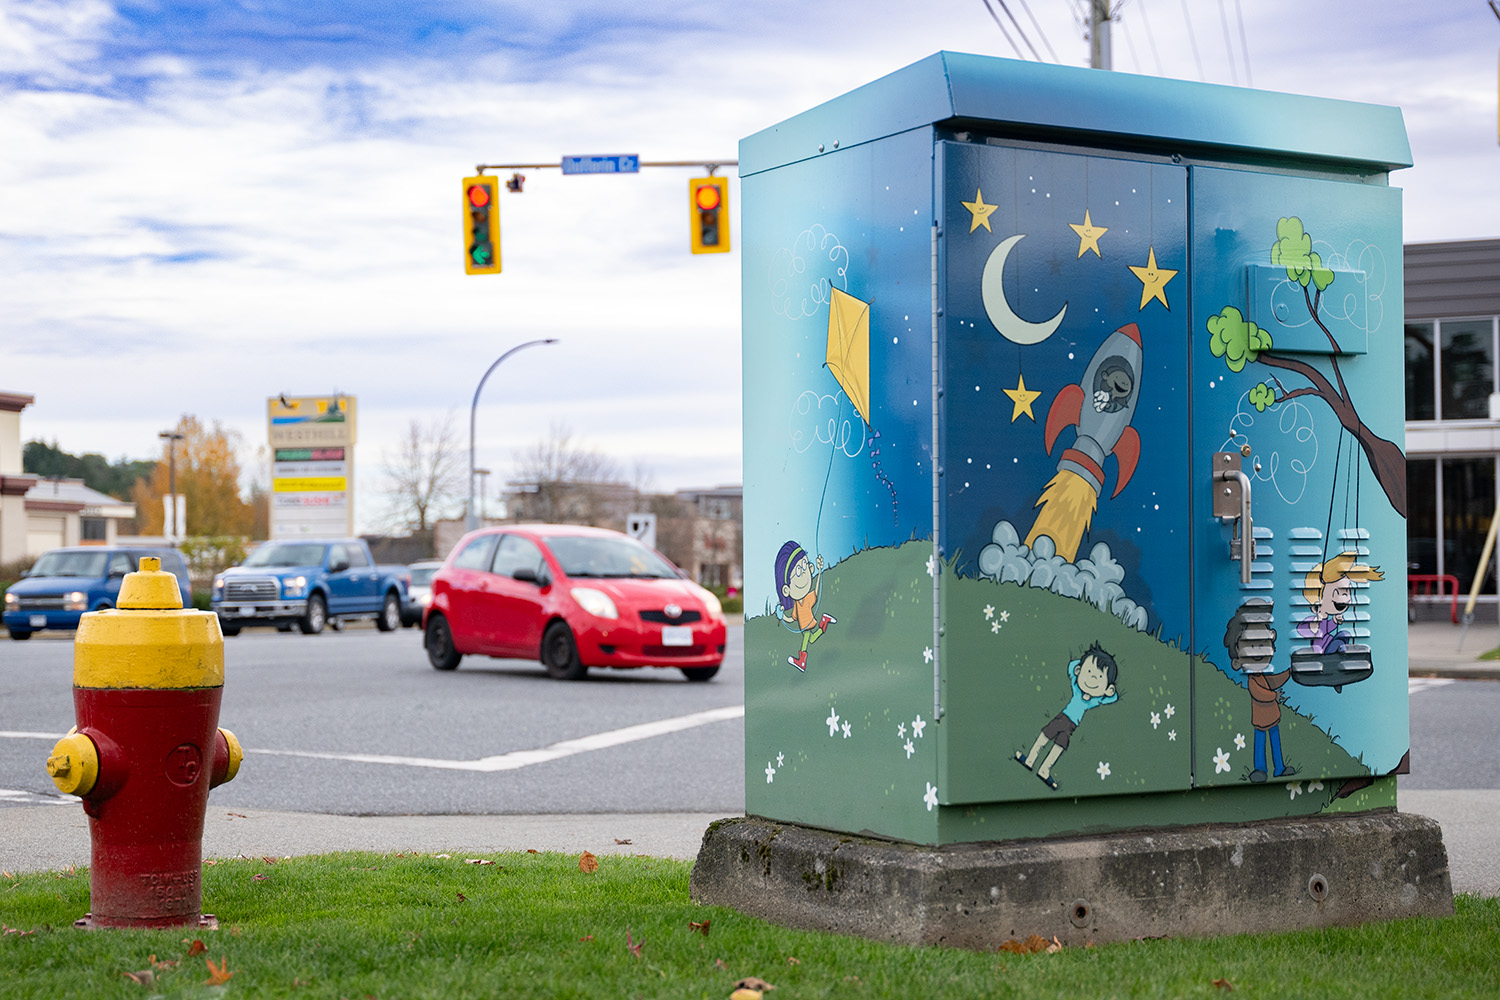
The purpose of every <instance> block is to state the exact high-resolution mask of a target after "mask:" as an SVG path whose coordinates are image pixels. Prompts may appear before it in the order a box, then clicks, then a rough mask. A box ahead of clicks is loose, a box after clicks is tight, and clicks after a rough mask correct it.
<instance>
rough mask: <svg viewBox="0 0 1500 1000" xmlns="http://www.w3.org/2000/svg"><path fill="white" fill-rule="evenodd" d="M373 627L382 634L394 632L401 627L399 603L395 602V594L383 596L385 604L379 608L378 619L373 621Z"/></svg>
mask: <svg viewBox="0 0 1500 1000" xmlns="http://www.w3.org/2000/svg"><path fill="white" fill-rule="evenodd" d="M375 627H376V628H378V629H380V631H382V632H394V631H396V630H397V629H398V628H400V627H401V602H400V601H398V600H396V595H395V594H386V595H385V603H384V604H382V605H381V606H380V617H379V618H377V619H375Z"/></svg>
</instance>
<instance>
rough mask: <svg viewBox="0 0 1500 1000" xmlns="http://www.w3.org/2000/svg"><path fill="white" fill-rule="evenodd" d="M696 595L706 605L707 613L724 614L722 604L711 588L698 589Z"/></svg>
mask: <svg viewBox="0 0 1500 1000" xmlns="http://www.w3.org/2000/svg"><path fill="white" fill-rule="evenodd" d="M698 596H699V597H701V598H703V603H704V604H705V605H706V606H707V607H708V613H709V614H711V615H723V614H724V605H722V604H720V603H719V598H718V597H717V596H716V595H715V594H714V592H713V591H712V590H707V589H704V590H700V591H699V592H698Z"/></svg>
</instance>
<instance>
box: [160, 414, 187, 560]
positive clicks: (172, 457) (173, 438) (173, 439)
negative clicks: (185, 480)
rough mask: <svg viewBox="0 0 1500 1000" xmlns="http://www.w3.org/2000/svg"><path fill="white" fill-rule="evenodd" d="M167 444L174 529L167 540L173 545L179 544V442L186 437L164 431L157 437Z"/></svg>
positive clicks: (169, 505) (168, 493)
mask: <svg viewBox="0 0 1500 1000" xmlns="http://www.w3.org/2000/svg"><path fill="white" fill-rule="evenodd" d="M156 436H157V437H159V438H161V439H162V440H163V441H165V442H167V509H168V510H170V511H171V512H172V517H171V524H172V528H171V530H170V531H168V532H167V538H168V539H170V540H171V543H172V544H173V545H176V544H177V442H178V441H181V440H182V439H183V438H184V437H185V436H186V435H183V434H180V433H178V432H177V431H162V432H161V433H160V434H157V435H156Z"/></svg>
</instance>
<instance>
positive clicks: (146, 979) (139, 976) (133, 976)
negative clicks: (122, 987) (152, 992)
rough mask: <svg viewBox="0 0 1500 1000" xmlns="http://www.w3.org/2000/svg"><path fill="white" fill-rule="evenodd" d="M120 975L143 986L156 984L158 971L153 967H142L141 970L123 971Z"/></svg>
mask: <svg viewBox="0 0 1500 1000" xmlns="http://www.w3.org/2000/svg"><path fill="white" fill-rule="evenodd" d="M120 975H122V976H124V977H125V978H126V979H128V980H130V981H131V982H133V983H139V984H140V985H142V986H154V985H155V984H156V973H155V972H154V971H152V970H151V969H142V970H141V971H140V972H122V973H120Z"/></svg>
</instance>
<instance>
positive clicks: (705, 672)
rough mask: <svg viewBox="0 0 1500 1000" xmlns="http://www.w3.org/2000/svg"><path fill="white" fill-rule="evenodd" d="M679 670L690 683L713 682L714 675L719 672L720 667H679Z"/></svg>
mask: <svg viewBox="0 0 1500 1000" xmlns="http://www.w3.org/2000/svg"><path fill="white" fill-rule="evenodd" d="M677 669H679V670H681V671H682V676H684V677H686V678H687V679H688V680H690V681H706V680H711V679H712V678H713V675H714V674H716V673H718V672H719V668H718V667H678V668H677Z"/></svg>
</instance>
